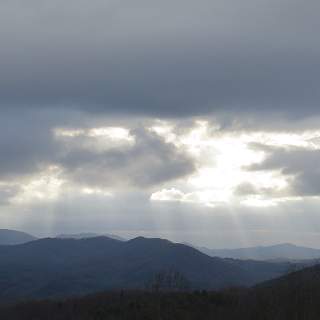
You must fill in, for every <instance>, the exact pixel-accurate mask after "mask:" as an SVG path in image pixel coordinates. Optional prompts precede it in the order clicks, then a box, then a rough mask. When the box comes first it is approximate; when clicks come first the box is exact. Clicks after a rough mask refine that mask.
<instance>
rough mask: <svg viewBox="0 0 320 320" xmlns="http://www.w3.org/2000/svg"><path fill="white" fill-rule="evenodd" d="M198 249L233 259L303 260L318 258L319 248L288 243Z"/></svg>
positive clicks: (212, 255) (319, 256)
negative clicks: (236, 247)
mask: <svg viewBox="0 0 320 320" xmlns="http://www.w3.org/2000/svg"><path fill="white" fill-rule="evenodd" d="M198 249H199V250H200V251H201V252H203V253H205V254H207V255H209V256H211V257H220V258H233V259H253V260H305V259H319V258H320V250H319V249H313V248H307V247H299V246H296V245H293V244H290V243H283V244H277V245H274V246H260V247H250V248H240V249H208V248H205V247H201V248H198Z"/></svg>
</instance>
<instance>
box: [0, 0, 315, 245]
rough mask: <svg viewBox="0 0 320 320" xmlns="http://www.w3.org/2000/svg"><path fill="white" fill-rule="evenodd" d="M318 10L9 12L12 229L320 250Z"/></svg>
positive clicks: (98, 0)
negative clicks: (277, 242)
mask: <svg viewBox="0 0 320 320" xmlns="http://www.w3.org/2000/svg"><path fill="white" fill-rule="evenodd" d="M319 10H320V3H319V1H316V0H307V1H301V0H243V1H238V0H215V1H212V0H210V1H209V0H200V1H192V0H184V1H182V0H162V1H150V0H148V1H147V0H137V1H134V2H132V1H129V0H124V1H116V0H91V1H85V0H69V1H62V0H57V1H47V0H44V1H39V0H30V1H28V2H27V3H26V2H25V1H22V0H4V1H1V2H0V70H1V72H0V155H1V156H0V208H1V210H0V222H1V226H3V227H13V228H15V227H17V226H21V228H23V227H24V226H25V227H26V228H27V229H28V230H35V231H36V233H43V234H45V233H46V232H47V234H48V233H50V232H54V231H55V230H56V231H57V233H61V232H62V231H64V232H68V231H71V232H78V231H86V230H83V229H84V228H86V227H90V229H91V230H92V231H94V230H96V231H99V230H100V229H101V231H102V232H105V231H106V230H110V231H112V230H120V231H121V232H123V234H125V233H126V232H127V233H130V232H132V234H133V233H134V232H138V231H139V232H141V233H143V234H146V235H151V234H155V233H156V232H158V233H157V234H159V235H162V236H169V237H171V238H172V239H178V238H179V237H180V238H179V240H188V239H189V240H190V239H194V240H195V242H197V241H198V240H201V241H203V242H206V243H207V244H208V243H209V241H210V239H211V240H212V241H217V243H219V244H220V245H221V246H227V245H228V241H229V244H231V243H234V244H237V243H238V242H239V241H240V240H246V239H243V238H245V237H246V236H247V237H248V238H249V240H250V241H251V242H252V243H254V242H259V239H260V240H261V241H262V242H265V241H267V240H268V239H270V238H272V239H283V240H285V237H286V236H284V235H287V236H288V238H287V239H288V241H289V239H290V241H291V239H298V238H299V236H297V235H301V237H302V239H304V240H302V242H305V243H316V242H315V240H314V239H315V238H316V237H317V235H318V232H319V230H318V229H317V227H316V223H310V222H309V220H310V221H311V220H312V221H315V222H318V220H319V219H318V216H317V209H316V208H317V207H318V205H319V196H320V184H319V181H320V173H319V170H318V168H317V166H316V165H315V164H316V163H318V162H319V161H318V160H319V158H320V155H319V148H320V147H319V143H315V146H316V148H314V149H312V148H309V146H310V141H308V139H309V136H310V137H311V138H312V139H313V138H315V139H319V136H320V134H319V132H318V128H319V119H320V109H319V101H320V90H319V83H320V42H319V41H318V35H317V33H316V31H317V30H318V29H319V27H320V22H319V21H320V20H319V17H318V16H319ZM119 128H120V136H117V134H119ZM99 130H100V131H99ZM108 130H109V131H108ZM117 130H118V131H117ZM308 130H309V131H310V132H309V133H308V134H306V135H303V134H304V133H305V131H308ZM108 132H109V133H110V134H109V133H108ZM280 132H282V133H284V135H281V134H280ZM112 134H115V136H114V137H113V136H112ZM300 134H301V137H300V138H299V137H298V136H299V135H300ZM270 141H271V142H270ZM252 143H260V147H259V148H257V147H256V148H252V146H251V144H252ZM303 145H307V146H308V147H303ZM261 152H262V153H265V156H266V157H265V158H262V157H261ZM301 199H303V201H302V200H301ZM300 200H301V201H300ZM307 211H308V212H307ZM288 212H290V213H292V212H293V213H294V217H295V219H296V220H294V221H291V222H290V218H291V216H290V217H289V213H288ZM256 213H257V214H256ZM261 215H263V216H261ZM274 222H276V223H274ZM42 228H44V229H43V230H42V231H41V232H39V230H40V229H42ZM87 231H90V230H87ZM299 232H300V233H299ZM179 233H180V236H179V237H178V236H177V234H179ZM222 233H224V234H227V236H225V235H223V234H222ZM181 234H183V235H181ZM133 235H134V234H133ZM176 236H177V237H176ZM197 239H198V240H197ZM228 239H229V240H228ZM230 239H231V240H230ZM239 239H240V240H239ZM247 240H248V239H247ZM249 240H248V241H242V242H241V241H240V242H241V243H243V244H244V245H245V244H247V243H249V242H250V241H249ZM237 241H238V242H237ZM209 245H210V244H209ZM213 246H215V245H213Z"/></svg>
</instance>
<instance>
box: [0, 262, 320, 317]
mask: <svg viewBox="0 0 320 320" xmlns="http://www.w3.org/2000/svg"><path fill="white" fill-rule="evenodd" d="M187 287H188V281H187V279H186V278H185V277H184V276H183V275H182V274H180V273H178V272H175V271H165V272H163V273H159V274H157V275H156V276H155V277H154V279H153V281H152V282H151V284H150V286H149V289H146V290H144V291H113V292H106V293H101V294H96V295H90V296H87V297H82V298H80V297H79V298H69V299H66V300H60V301H54V300H46V301H33V302H32V301H31V302H25V303H19V304H16V305H12V306H4V307H0V319H1V320H2V319H4V320H126V319H130V320H199V319H200V320H234V319H237V320H242V319H243V320H244V319H245V320H319V319H320V303H319V301H320V266H315V267H311V268H307V269H304V270H302V271H298V272H293V273H291V274H289V275H287V276H285V277H282V278H279V279H276V280H273V281H269V282H266V283H263V284H261V285H259V286H256V287H254V288H231V289H226V290H222V291H216V292H214V291H205V290H201V291H199V290H191V289H190V288H189V289H188V288H187Z"/></svg>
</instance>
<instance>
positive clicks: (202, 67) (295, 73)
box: [0, 0, 320, 117]
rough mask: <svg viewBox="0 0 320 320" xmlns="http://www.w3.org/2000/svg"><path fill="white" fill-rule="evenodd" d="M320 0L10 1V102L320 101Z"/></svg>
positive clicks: (1, 87) (135, 111)
mask: <svg viewBox="0 0 320 320" xmlns="http://www.w3.org/2000/svg"><path fill="white" fill-rule="evenodd" d="M319 9H320V4H319V2H318V1H314V0H308V1H304V2H302V1H299V0H280V1H279V0H278V1H276V0H271V1H270V0H262V1H259V3H257V1H255V0H245V1H241V2H239V1H235V0H227V1H226V0H218V1H208V0H201V1H197V2H194V1H191V0H187V1H181V0H170V1H169V0H164V1H161V2H159V1H157V2H154V1H146V0H139V1H137V2H135V3H134V4H133V3H132V2H130V1H121V2H118V1H113V0H109V1H100V0H93V1H90V2H87V1H84V0H81V1H74V0H71V1H68V2H65V1H61V0H60V1H55V2H54V4H52V2H49V1H42V2H39V1H35V0H33V1H31V2H28V4H26V3H24V2H23V1H20V0H12V1H10V2H9V1H2V2H1V4H0V21H1V22H0V40H1V56H0V69H1V76H0V97H1V99H0V102H1V106H2V108H4V107H5V106H7V105H10V107H11V108H12V107H16V108H17V107H19V108H22V107H24V108H28V106H29V105H37V106H38V107H39V108H41V107H42V106H43V105H47V106H52V107H54V108H57V107H58V106H60V108H64V109H66V108H80V109H83V110H86V111H87V112H104V113H107V114H123V115H126V116H127V115H140V116H141V115H143V116H145V115H148V116H159V117H160V116H163V117H181V116H190V115H204V114H208V113H211V112H217V113H246V112H251V113H256V112H258V113H263V114H264V113H272V112H274V113H280V114H281V113H284V114H285V115H286V116H288V115H290V116H292V117H301V116H308V115H312V114H315V113H317V114H318V103H319V98H320V94H319V92H320V90H319V82H320V81H319V80H320V79H319V78H320V70H319V65H320V61H319V56H320V55H319V53H320V45H319V41H318V39H317V34H316V32H315V30H317V29H318V28H319V23H320V22H319V19H318V14H317V13H318V12H319Z"/></svg>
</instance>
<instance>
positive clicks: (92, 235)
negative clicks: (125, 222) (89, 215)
mask: <svg viewBox="0 0 320 320" xmlns="http://www.w3.org/2000/svg"><path fill="white" fill-rule="evenodd" d="M97 237H108V238H111V239H115V240H120V241H125V240H126V239H124V238H122V237H120V236H117V235H114V234H98V233H92V232H85V233H74V234H59V235H57V236H56V238H60V239H88V238H97Z"/></svg>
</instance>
